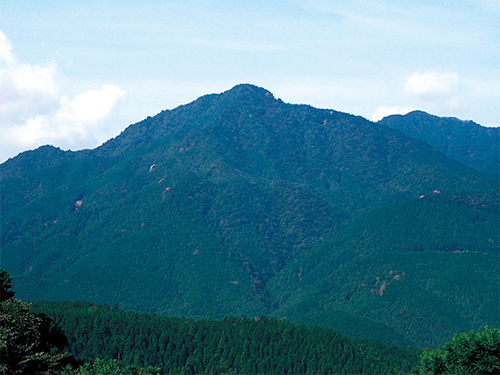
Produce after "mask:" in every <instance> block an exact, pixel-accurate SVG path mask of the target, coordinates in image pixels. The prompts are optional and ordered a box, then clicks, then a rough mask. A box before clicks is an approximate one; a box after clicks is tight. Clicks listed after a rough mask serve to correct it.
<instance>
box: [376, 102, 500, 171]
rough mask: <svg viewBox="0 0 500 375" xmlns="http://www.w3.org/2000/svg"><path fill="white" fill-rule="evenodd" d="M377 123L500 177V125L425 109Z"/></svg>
mask: <svg viewBox="0 0 500 375" xmlns="http://www.w3.org/2000/svg"><path fill="white" fill-rule="evenodd" d="M378 124H381V125H384V126H389V127H391V128H393V129H397V130H399V131H401V132H403V133H405V134H407V135H409V136H411V137H415V138H418V139H421V140H423V141H424V142H427V143H428V144H430V145H431V146H434V147H436V148H437V149H438V150H439V151H441V152H442V153H443V154H445V155H447V156H449V157H451V158H453V159H456V160H458V161H460V162H462V163H464V164H465V165H468V166H469V167H471V168H474V169H477V170H479V171H484V172H488V173H490V174H491V176H495V178H496V179H498V174H499V173H500V170H499V158H500V155H499V153H498V150H499V148H500V128H487V127H484V126H481V125H479V124H476V123H475V122H473V121H462V120H459V119H457V118H454V117H437V116H433V115H430V114H428V113H425V112H422V111H413V112H410V113H408V114H407V115H404V116H401V115H392V116H388V117H385V118H384V119H382V120H380V121H379V122H378Z"/></svg>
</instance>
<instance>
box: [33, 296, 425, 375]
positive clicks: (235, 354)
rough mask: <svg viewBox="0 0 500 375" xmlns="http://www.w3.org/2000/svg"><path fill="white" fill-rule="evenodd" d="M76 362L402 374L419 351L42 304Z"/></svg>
mask: <svg viewBox="0 0 500 375" xmlns="http://www.w3.org/2000/svg"><path fill="white" fill-rule="evenodd" d="M32 309H33V311H36V312H43V313H45V314H47V315H49V316H51V317H53V318H54V319H55V321H56V322H57V323H58V324H60V325H61V327H62V328H63V329H64V331H65V333H66V335H67V336H68V341H69V351H70V352H71V353H72V354H73V355H74V356H75V357H76V358H78V359H80V360H84V361H92V360H94V359H95V358H101V359H105V360H108V359H119V360H120V361H122V363H123V364H124V365H131V364H134V365H140V366H146V365H153V366H158V367H160V368H161V369H162V370H163V373H165V374H201V373H211V374H212V373H231V374H233V373H234V374H290V373H292V374H294V373H295V374H316V373H323V374H406V373H408V372H409V370H410V368H412V367H413V366H415V364H416V362H417V354H418V352H417V350H415V349H411V348H408V349H403V348H399V347H396V346H394V345H389V344H383V343H381V342H377V341H374V340H360V339H351V338H348V337H346V336H343V335H341V334H339V333H337V332H334V331H332V330H330V329H328V328H319V327H311V326H304V325H297V324H292V323H290V322H284V321H280V320H277V319H273V318H267V317H262V316H261V317H258V318H254V319H248V318H236V317H228V318H225V319H224V320H210V319H206V320H199V321H196V320H192V319H183V318H165V317H163V318H160V317H158V316H154V315H146V314H137V313H133V312H127V313H125V312H123V311H120V310H117V309H111V308H109V307H107V306H102V305H101V306H96V305H91V304H89V303H86V302H76V303H68V302H60V303H55V302H39V303H35V304H34V305H33V306H32Z"/></svg>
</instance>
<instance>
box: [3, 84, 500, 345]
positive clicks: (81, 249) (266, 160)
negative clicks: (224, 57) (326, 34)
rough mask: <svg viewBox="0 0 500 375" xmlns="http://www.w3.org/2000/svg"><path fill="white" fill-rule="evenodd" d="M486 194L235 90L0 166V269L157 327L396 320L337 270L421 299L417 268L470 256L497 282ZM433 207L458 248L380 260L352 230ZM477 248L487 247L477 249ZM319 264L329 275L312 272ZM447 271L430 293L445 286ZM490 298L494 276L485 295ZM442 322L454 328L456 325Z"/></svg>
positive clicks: (356, 134)
mask: <svg viewBox="0 0 500 375" xmlns="http://www.w3.org/2000/svg"><path fill="white" fill-rule="evenodd" d="M495 189H496V184H495V182H493V181H490V180H488V179H486V178H484V177H483V175H482V174H480V173H479V172H477V171H476V170H474V169H472V168H470V167H467V166H465V165H464V164H462V163H460V162H458V161H456V160H453V159H450V158H449V157H447V156H445V155H443V154H442V153H441V152H439V151H438V150H437V149H435V148H434V147H432V146H430V145H428V144H427V143H425V142H423V141H421V140H418V139H415V138H411V137H409V136H407V135H404V134H403V133H401V132H399V131H397V130H394V129H391V128H389V127H386V126H382V125H380V124H375V123H372V122H370V121H368V120H366V119H364V118H362V117H359V116H353V115H349V114H346V113H342V112H337V111H333V110H327V109H317V108H313V107H311V106H307V105H294V104H287V103H284V102H283V101H281V100H279V99H276V98H274V96H273V95H272V94H271V93H270V92H269V91H267V90H265V89H262V88H259V87H256V86H252V85H246V84H245V85H238V86H236V87H234V88H233V89H231V90H229V91H226V92H224V93H222V94H213V95H206V96H203V97H201V98H199V99H197V100H195V101H193V102H192V103H189V104H186V105H182V106H179V107H178V108H175V109H173V110H167V111H163V112H161V113H159V114H157V115H156V116H154V117H148V118H147V119H145V120H143V121H141V122H139V123H137V124H134V125H131V126H129V127H128V128H127V129H126V130H125V131H123V132H122V134H120V135H119V136H117V137H116V138H113V139H111V140H109V141H108V142H106V143H105V144H103V145H102V146H100V147H98V148H96V149H94V150H85V151H79V152H63V151H61V150H58V149H55V148H53V147H49V146H46V147H42V148H39V149H37V150H35V151H30V152H26V153H22V154H20V155H19V156H17V157H16V158H13V159H10V160H8V161H7V162H5V163H4V164H2V228H1V229H2V267H4V268H6V269H7V270H8V272H9V273H10V274H11V275H12V276H13V277H14V280H16V292H17V295H18V296H19V297H20V298H22V299H25V300H29V299H36V300H39V299H45V300H79V299H84V300H88V301H90V302H96V303H108V304H118V305H119V306H120V307H122V308H124V309H134V310H137V311H145V312H153V313H157V314H162V315H176V316H194V317H217V318H218V317H222V316H227V315H244V314H247V315H259V314H262V313H265V314H278V315H280V314H281V316H289V317H294V319H299V318H300V316H299V315H301V314H306V313H312V312H320V311H321V312H325V311H326V312H328V311H330V310H331V311H333V312H335V311H343V312H346V313H352V314H356V313H355V311H361V310H363V309H364V310H363V311H365V310H366V309H365V307H366V306H369V305H370V304H371V303H374V301H375V302H376V303H379V304H380V303H382V302H381V301H385V302H384V303H390V304H395V305H394V306H396V307H394V308H399V307H397V306H398V305H397V303H396V302H395V300H394V297H388V296H390V295H391V294H390V292H387V293H382V294H383V295H378V297H380V298H383V300H381V299H376V300H373V301H372V298H374V297H375V294H372V293H371V290H372V289H373V288H371V289H370V288H364V289H363V288H361V289H360V288H358V287H355V286H354V285H351V284H352V282H353V281H352V280H358V279H357V278H355V277H351V276H352V275H351V276H349V275H347V274H344V273H342V272H340V273H339V272H337V273H336V270H341V269H343V270H347V269H351V270H353V271H352V272H356V273H366V274H367V275H369V276H370V277H372V276H373V279H375V277H380V275H379V273H380V272H385V267H386V266H385V264H387V262H388V260H387V259H391V262H392V263H391V264H392V265H393V267H396V268H397V270H398V271H399V270H401V272H405V268H407V272H410V271H411V272H413V273H414V274H413V276H412V277H414V278H420V280H422V283H424V284H425V282H426V281H425V280H426V278H427V277H432V278H436V277H437V276H436V275H434V274H433V275H427V274H425V272H421V269H420V268H418V267H417V269H416V270H414V269H413V268H411V267H410V266H409V264H411V261H409V259H414V258H412V257H414V256H417V255H418V256H419V257H420V258H418V262H419V264H421V262H426V261H428V262H431V264H430V267H431V268H432V267H433V266H432V262H434V261H436V254H438V257H439V262H444V261H445V260H444V259H445V258H443V257H447V259H448V261H449V262H450V263H449V264H454V263H453V262H454V261H453V260H452V259H459V260H460V262H462V261H463V259H462V258H463V257H462V255H460V254H469V255H467V256H469V257H471V259H469V261H470V262H474V261H477V262H479V261H480V260H481V262H482V261H485V260H487V264H490V266H489V267H490V268H491V267H492V266H491V265H493V264H496V263H495V259H496V258H494V257H496V256H498V241H497V238H498V236H497V229H498V228H495V214H494V212H495V209H496V210H497V208H495V207H496V206H495V199H497V198H498V197H497V196H495V195H494V192H495ZM436 194H438V195H439V197H441V199H442V200H439V204H434V203H432V202H434V201H433V200H430V201H428V202H429V204H430V206H429V207H427V206H426V207H427V208H426V210H428V211H429V214H428V215H430V216H429V217H433V216H435V215H438V216H437V217H442V216H439V214H440V212H441V211H442V210H445V209H446V210H448V211H446V212H448V214H450V215H452V216H451V217H452V218H454V219H451V218H450V219H446V226H445V227H443V228H447V229H446V230H448V231H453V233H454V231H455V229H456V228H458V227H460V226H462V228H465V227H467V226H465V227H464V225H465V224H464V223H470V227H467V228H469V229H470V232H467V235H466V236H465V237H461V236H457V237H456V238H455V237H451V238H448V237H446V238H448V239H447V240H446V241H448V242H446V243H444V242H440V241H441V240H439V238H440V236H435V237H436V238H437V239H436V241H437V242H436V241H434V240H433V241H432V244H428V243H427V242H426V240H425V238H426V237H427V236H428V233H425V231H424V232H421V233H420V234H418V233H417V232H411V233H412V234H411V236H410V237H411V238H409V239H408V241H409V242H408V243H407V239H406V238H403V239H401V238H400V237H397V236H393V235H391V236H390V237H388V238H391V239H392V240H389V239H388V240H387V241H389V242H387V243H386V244H385V245H380V244H381V242H380V241H382V240H381V239H377V238H376V237H377V233H378V232H377V231H375V232H370V230H369V228H370V225H371V224H370V223H367V222H365V221H363V220H361V219H360V220H361V221H358V222H357V223H358V224H356V221H355V222H354V224H350V223H352V222H353V220H355V219H356V218H358V217H361V218H369V219H366V220H373V221H374V222H375V223H378V224H379V225H382V227H381V228H386V227H385V226H393V225H395V226H399V227H400V228H401V229H400V231H402V232H403V233H404V231H406V230H407V229H409V228H408V226H410V227H411V226H412V225H413V224H411V221H410V222H408V221H405V220H403V218H400V219H398V220H400V221H401V222H399V221H398V222H397V223H392V224H391V223H390V220H389V219H390V218H391V215H386V214H384V212H385V211H383V210H387V209H388V210H393V208H391V207H393V206H392V205H394V204H403V202H410V203H408V204H409V205H410V206H408V207H411V212H415V209H414V206H413V205H414V204H416V203H415V202H418V201H419V199H420V197H425V199H430V198H429V197H433V196H434V195H436ZM449 201H453V202H455V203H453V204H452V205H451V206H450V205H448V203H446V202H449ZM412 202H413V203H412ZM421 202H423V201H421ZM426 202H427V201H426ZM405 204H406V203H404V204H403V206H401V207H406V206H405ZM450 207H454V208H453V209H451V211H450V210H449V208H450ZM373 209H380V210H382V211H380V212H379V211H372V210H373ZM408 209H409V210H410V208H408ZM433 210H437V211H436V212H434V211H433ZM416 211H417V212H418V210H416ZM370 212H379V213H378V215H379V216H378V217H380V218H383V220H382V219H380V220H379V219H378V218H377V216H370V214H369V213H370ZM443 212H444V211H443ZM471 212H472V213H473V212H476V214H477V215H476V216H477V218H474V217H475V216H473V215H472V214H471ZM360 215H361V216H360ZM363 215H368V216H363ZM412 215H413V216H412V217H413V218H414V220H416V221H417V222H418V223H420V224H422V228H427V226H426V225H424V224H425V223H421V222H420V221H419V220H421V219H422V218H420V219H419V216H418V214H412ZM471 215H472V216H471ZM398 217H399V216H398ZM450 220H451V221H450ZM384 223H385V224H384ZM420 224H419V225H420ZM348 225H350V226H348ZM467 225H469V224H467ZM355 227H356V228H358V227H359V228H362V231H363V233H367V234H368V233H370V235H369V237H367V239H366V241H361V242H359V241H358V240H359V239H356V233H357V230H353V229H352V228H355ZM349 228H351V229H349ZM440 228H441V227H440ZM443 228H442V229H443ZM386 229H387V228H386ZM386 229H384V230H381V231H380V233H385V232H384V231H385V230H386ZM360 230H361V229H360ZM439 230H441V229H439ZM443 230H444V229H443ZM342 233H343V234H342ZM408 233H410V232H408ZM457 233H458V232H457ZM336 236H342V237H336ZM347 236H354V237H352V238H350V239H348V237H347ZM419 236H420V237H419ZM484 236H486V238H489V239H491V242H488V241H486V242H485V243H486V245H485V246H486V247H485V248H483V249H482V250H481V251H479V250H478V248H477V246H476V245H477V244H478V243H481V244H483V242H482V240H481V241H480V240H479V238H483V237H484ZM339 238H341V239H339ZM433 238H434V237H433ZM368 239H369V241H375V242H373V244H374V245H373V247H372V250H373V249H375V248H383V249H393V250H391V251H390V253H388V254H385V255H384V256H383V257H379V258H376V257H375V258H373V253H370V254H371V255H368V253H366V251H368V250H367V248H366V245H367V244H368V243H371V242H369V241H368ZM331 241H333V242H331ZM367 241H368V242H367ZM390 241H395V242H394V243H391V242H390ZM443 241H444V240H443ZM478 241H479V242H478ZM382 243H384V242H383V241H382ZM410 243H411V244H410ZM342 244H345V246H344V245H342ZM348 244H349V245H348ZM416 249H422V251H423V252H421V251H416ZM384 251H385V250H384ZM456 251H459V252H456ZM427 252H429V254H430V255H429V256H427V258H426V257H423V258H422V254H424V253H425V254H428V253H427ZM312 254H318V255H317V257H316V259H317V260H318V261H319V263H318V264H321V265H322V266H321V267H322V268H317V267H316V266H314V267H313V266H312V265H313V264H315V260H314V259H315V258H311V256H312ZM319 254H321V257H320V255H319ZM433 254H434V255H433ZM443 254H445V255H443ZM471 254H472V255H471ZM464 256H465V255H464ZM475 257H478V259H476V258H475ZM332 259H334V260H335V261H333V260H332ZM363 259H365V260H366V259H372V261H370V262H371V263H370V264H367V263H364V261H363ZM415 259H417V258H415ZM425 259H427V260H425ZM408 262H409V263H408ZM488 262H489V263H488ZM478 264H479V263H478ZM481 264H482V263H481ZM375 265H376V266H375ZM374 267H375V268H374ZM313 268H314V272H313V271H312V270H313ZM376 269H377V270H378V271H376ZM419 269H420V271H418V270H419ZM487 269H488V266H486V269H485V270H484V271H485V272H486V271H487ZM389 271H390V270H387V272H389ZM392 271H394V270H392ZM491 271H492V274H495V272H493V270H491ZM419 272H420V273H419ZM450 272H451V273H450V274H444V275H441V276H439V278H440V280H442V281H443V282H445V283H448V282H450V278H447V277H448V276H450V277H452V276H453V275H454V274H453V273H452V272H453V271H450ZM375 274H377V275H375ZM320 275H321V278H318V277H319V276H320ZM384 275H385V274H384ZM398 275H400V276H401V277H403V276H402V274H400V273H398ZM447 275H448V276H447ZM393 277H394V276H393ZM471 277H472V278H473V279H474V280H472V281H471V282H476V281H477V280H483V279H482V278H481V277H482V276H481V277H479V276H471ZM328 280H329V281H328ZM347 280H351V281H347ZM380 280H381V279H380ZM403 280H404V282H402V283H399V284H398V283H394V282H393V283H392V284H394V285H393V287H391V288H392V289H393V290H394V288H395V287H396V286H400V285H406V287H407V288H408V285H410V284H406V283H407V281H406V280H409V279H405V278H404V277H403ZM327 281H328V282H331V283H333V284H329V283H328V282H327ZM358 281H360V280H358ZM356 282H357V281H356ZM481 282H482V281H481ZM495 282H496V279H495V277H492V278H491V279H490V280H489V281H488V282H487V285H490V284H491V285H493V284H494V283H495ZM360 283H361V284H362V283H363V282H361V281H360ZM341 284H343V285H344V287H345V288H347V289H349V290H350V291H349V292H346V293H345V294H342V295H341V297H339V298H342V299H343V300H344V301H348V302H346V303H344V304H336V303H333V302H332V301H331V300H330V299H329V298H330V297H327V296H328V295H330V293H331V289H330V288H332V287H334V288H340V285H341ZM306 285H307V288H306ZM321 285H322V287H320V286H321ZM381 285H382V284H381ZM381 285H378V284H377V286H376V287H377V288H378V289H377V290H379V291H380V288H382V287H381ZM387 285H388V284H386V287H387V288H389V287H388V286H387ZM428 285H430V284H428ZM432 285H433V286H432V288H434V289H433V291H435V293H436V294H435V295H436V296H441V297H439V298H438V297H436V298H438V300H439V301H444V300H446V301H447V302H446V303H448V304H450V306H451V307H450V308H451V309H452V310H453V311H455V310H456V309H457V306H461V305H460V303H461V302H460V301H462V298H465V297H464V296H465V295H466V294H464V293H466V292H465V291H464V290H462V289H461V288H458V289H457V290H455V289H453V288H452V289H450V290H452V292H450V291H449V290H448V289H447V291H446V293H448V294H446V293H445V292H443V291H442V290H441V289H440V288H441V286H440V284H437V285H434V284H432ZM344 287H343V288H341V289H342V290H344ZM318 288H319V289H318ZM488 288H489V287H488V286H485V289H484V291H482V292H479V294H478V295H477V296H475V297H474V298H472V297H471V298H472V300H471V301H470V304H471V305H473V306H476V307H477V304H479V303H480V302H478V301H483V302H481V303H483V304H486V305H485V306H484V307H483V308H482V310H481V312H480V313H475V314H476V315H474V319H475V320H474V322H475V323H474V324H475V325H478V324H483V323H484V322H490V320H492V319H493V318H491V316H494V315H492V313H495V311H496V310H495V308H494V307H492V306H493V305H494V304H495V301H494V300H493V299H491V298H490V297H491V296H490V297H488V298H490V300H487V299H485V298H486V297H485V295H484V293H490V292H491V288H489V289H488ZM341 289H338V290H341ZM301 293H302V294H301ZM303 293H308V294H310V295H314V296H315V300H314V301H309V300H308V299H304V294H303ZM401 293H406V294H405V296H406V297H408V298H407V299H404V300H405V301H407V302H405V303H407V307H406V308H409V307H408V306H414V305H413V303H420V302H415V300H412V299H411V297H410V296H409V294H411V293H412V292H410V289H403V291H401ZM449 293H451V294H450V295H449ZM379 294H380V293H379ZM417 294H418V293H417ZM332 295H333V294H332ZM418 295H419V296H420V297H419V298H421V294H418ZM292 296H293V298H292ZM384 296H385V297H384ZM347 297H348V298H347ZM406 297H405V298H406ZM336 298H337V297H336ZM346 298H347V299H346ZM467 298H469V297H467ZM304 301H309V302H308V303H305V302H304ZM360 301H361V302H360ZM412 301H413V302H412ZM416 301H421V300H419V299H418V298H417V299H416ZM450 301H452V302H450ZM484 301H486V302H484ZM359 303H361V304H362V306H363V308H361V307H360V305H359ZM474 304H476V305H474ZM355 306H356V307H355ZM381 306H382V305H381ZM496 306H497V307H498V304H497V305H496ZM402 311H403V310H402ZM443 311H444V310H443ZM467 311H469V310H467ZM363 314H364V315H363V316H359V317H357V318H359V319H365V318H367V317H369V318H370V319H372V320H373V321H378V322H379V323H380V324H386V325H388V326H390V327H391V328H390V329H393V330H396V331H397V332H398V335H402V336H405V335H406V339H407V340H410V341H411V342H413V343H415V345H424V344H427V343H429V342H430V343H437V342H439V340H440V338H437V339H436V340H435V341H432V340H430V339H428V338H425V339H423V338H422V337H420V335H422V332H425V327H426V326H425V324H430V323H428V322H426V323H425V324H424V326H423V327H424V328H423V330H418V332H414V333H410V334H409V336H408V334H407V333H405V329H406V330H407V327H408V325H409V324H410V325H411V324H416V323H415V321H416V320H415V319H416V317H414V316H404V317H403V318H401V319H403V320H404V319H406V320H404V322H405V323H404V324H403V323H401V322H399V323H398V322H395V321H394V320H393V319H392V318H389V315H387V314H385V313H384V314H379V315H377V314H372V313H369V312H365V313H363ZM391 314H392V313H391ZM345 316H346V315H343V317H344V318H345ZM391 316H392V315H391ZM439 319H445V320H446V319H447V320H446V321H447V322H448V323H447V324H449V327H456V325H455V326H454V324H455V323H456V322H455V320H456V318H453V317H439ZM454 322H455V323H454ZM461 322H462V321H461ZM357 324H358V325H359V321H358V323H357ZM460 324H462V323H460ZM474 324H472V323H471V324H470V325H466V324H465V325H462V326H460V327H461V328H462V327H466V328H467V329H468V328H469V327H471V328H476V326H474ZM405 327H406V328H405ZM450 329H452V328H450ZM412 335H413V336H412ZM443 335H446V336H444V337H443V339H444V338H447V337H448V336H449V335H448V331H443Z"/></svg>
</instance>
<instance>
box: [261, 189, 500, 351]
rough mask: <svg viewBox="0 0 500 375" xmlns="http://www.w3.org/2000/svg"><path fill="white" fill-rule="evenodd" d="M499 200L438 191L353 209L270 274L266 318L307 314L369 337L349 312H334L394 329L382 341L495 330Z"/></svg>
mask: <svg viewBox="0 0 500 375" xmlns="http://www.w3.org/2000/svg"><path fill="white" fill-rule="evenodd" d="M498 207H499V206H498V193H497V192H495V193H490V194H479V195H478V194H452V195H447V194H444V193H440V194H431V195H430V196H427V197H424V198H421V199H418V198H416V199H413V200H409V201H404V202H400V203H397V204H394V205H390V206H386V207H381V208H378V209H376V210H371V211H368V212H366V213H364V214H362V215H359V216H357V217H355V218H353V219H352V220H351V221H350V222H349V223H348V224H347V225H346V226H344V227H343V228H342V229H341V230H339V231H338V232H337V233H336V234H335V235H333V236H332V237H330V238H329V239H327V240H325V241H324V242H323V243H322V244H320V245H317V246H316V247H314V248H313V249H312V250H311V251H310V252H308V253H307V254H304V255H303V256H301V257H297V259H296V260H294V261H293V262H290V263H289V264H288V265H287V266H286V267H285V268H284V269H283V271H282V272H281V273H280V274H279V275H278V276H277V277H275V278H274V279H273V281H272V282H271V283H270V285H269V290H270V293H271V295H272V296H273V297H274V298H275V299H276V301H277V305H278V308H277V309H276V310H275V311H274V312H273V315H274V316H277V317H287V318H288V319H290V320H292V321H298V322H304V321H305V319H304V314H306V315H305V317H306V318H309V319H311V320H310V321H309V322H310V323H314V324H325V325H327V326H329V327H332V328H334V329H338V330H339V331H340V332H342V333H345V334H351V335H353V336H363V337H373V336H371V335H373V334H374V333H373V331H372V333H369V332H370V329H368V328H366V329H362V328H361V327H363V326H364V325H366V324H363V323H362V322H358V323H359V324H357V325H355V326H356V327H359V328H360V329H359V331H358V332H355V331H353V330H352V328H350V327H351V324H349V323H348V322H349V321H353V319H352V317H350V316H347V317H338V316H337V313H336V311H344V312H348V313H351V314H355V315H357V316H359V317H362V318H367V319H369V320H374V321H377V322H380V323H383V324H385V325H386V326H388V327H390V328H391V329H393V330H394V331H395V333H396V334H394V335H393V336H392V340H389V341H388V342H393V343H398V344H401V343H402V341H401V336H403V337H405V338H406V339H409V340H410V342H411V345H412V346H415V347H438V346H441V345H442V344H443V343H444V342H445V340H446V339H448V338H449V337H450V336H451V335H452V334H453V333H455V332H466V331H469V330H471V329H479V328H480V327H483V326H485V325H488V324H489V325H492V326H494V327H498V326H500V322H499V317H500V311H499V305H500V301H499V294H498V285H499V284H500V279H499V274H498V264H499V261H500V260H499V252H498V246H499V245H498V241H499V236H498V228H499V226H500V225H499V212H498ZM314 312H321V314H320V315H318V314H313V313H314ZM329 315H331V316H332V318H328V316H329ZM338 318H340V320H339V319H338ZM342 321H344V322H345V328H342V325H343V324H342ZM367 323H368V322H367ZM381 332H383V334H381V336H380V338H379V339H380V340H384V341H386V340H387V339H388V333H389V332H388V331H387V330H383V331H381Z"/></svg>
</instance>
